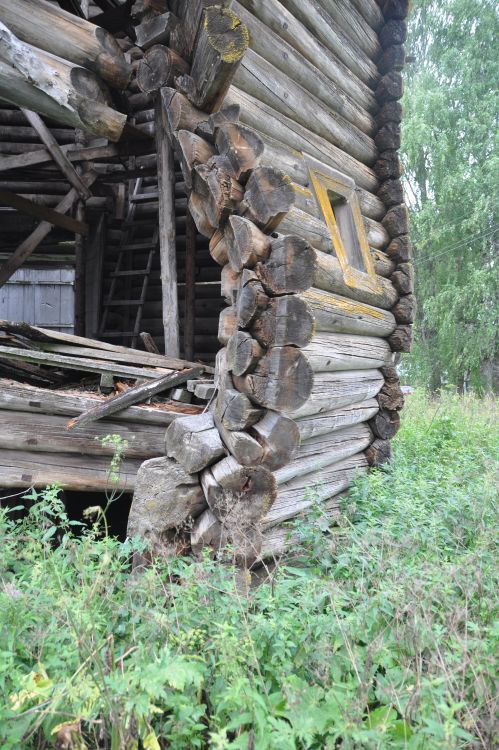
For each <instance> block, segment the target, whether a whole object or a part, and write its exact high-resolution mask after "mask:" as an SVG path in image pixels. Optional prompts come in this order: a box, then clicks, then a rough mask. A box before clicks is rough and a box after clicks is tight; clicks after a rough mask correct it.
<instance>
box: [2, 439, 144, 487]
mask: <svg viewBox="0 0 499 750" xmlns="http://www.w3.org/2000/svg"><path fill="white" fill-rule="evenodd" d="M141 463H142V460H141V459H127V460H125V461H124V462H123V465H122V468H121V471H120V477H119V481H118V482H117V483H116V484H113V483H111V482H110V481H109V477H108V470H109V460H108V459H107V458H99V457H98V456H93V457H92V458H89V457H88V456H78V455H75V454H73V453H57V454H53V455H52V456H51V454H50V453H27V452H25V451H10V450H4V449H0V485H1V486H2V488H4V489H11V488H13V489H18V488H23V487H25V488H26V489H28V488H29V487H35V488H39V489H43V488H44V487H46V486H47V485H49V484H55V483H57V484H59V485H60V486H61V487H62V489H64V490H81V491H84V492H106V491H108V490H113V489H117V490H126V491H127V492H133V490H134V489H135V479H136V476H137V471H138V469H139V466H140V464H141Z"/></svg>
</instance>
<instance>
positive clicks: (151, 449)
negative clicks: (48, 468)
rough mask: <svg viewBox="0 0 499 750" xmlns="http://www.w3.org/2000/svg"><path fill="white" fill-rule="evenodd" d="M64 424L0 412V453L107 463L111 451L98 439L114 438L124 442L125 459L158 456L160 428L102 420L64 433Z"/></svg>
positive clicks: (36, 414)
mask: <svg viewBox="0 0 499 750" xmlns="http://www.w3.org/2000/svg"><path fill="white" fill-rule="evenodd" d="M2 400H3V399H2ZM70 410H71V407H70V406H68V407H67V409H66V411H67V412H68V413H71V411H70ZM72 413H74V410H72ZM66 424H67V418H66V417H65V416H63V415H60V416H56V415H51V414H45V413H42V412H40V411H38V412H28V411H25V412H23V411H17V410H13V409H2V408H0V449H6V450H7V449H8V450H16V451H26V452H27V453H30V452H35V453H77V454H81V455H85V456H103V457H104V456H108V457H109V458H108V460H110V459H111V457H112V456H113V453H114V448H113V446H108V447H106V445H103V444H102V443H101V441H100V438H103V437H105V436H106V435H110V434H118V435H120V437H121V438H123V440H126V441H127V442H128V445H127V447H126V448H125V451H124V455H125V458H142V459H146V458H153V457H154V456H160V455H161V454H162V446H161V443H162V439H163V435H164V427H162V426H161V425H146V424H141V425H136V424H130V423H126V422H118V421H113V420H109V419H106V420H102V422H99V423H98V424H95V425H91V426H90V427H87V428H85V427H83V428H82V429H81V430H78V431H76V432H68V429H67V427H66Z"/></svg>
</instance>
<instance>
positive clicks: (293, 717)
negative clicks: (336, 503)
mask: <svg viewBox="0 0 499 750" xmlns="http://www.w3.org/2000/svg"><path fill="white" fill-rule="evenodd" d="M408 401H409V403H408V408H407V409H406V411H405V413H404V418H403V426H402V429H401V431H400V433H399V435H398V436H397V438H396V440H395V455H394V463H393V465H392V467H390V469H389V470H387V471H379V472H375V473H372V474H371V475H370V477H369V478H368V479H367V480H363V481H361V482H360V483H359V484H358V485H357V486H356V487H355V488H354V489H353V490H352V491H351V493H350V494H349V496H348V497H347V499H346V501H345V513H344V517H343V520H342V522H341V524H340V526H338V527H335V528H332V529H330V530H329V531H327V532H326V533H321V530H324V529H325V523H324V519H323V518H322V517H321V513H320V508H316V509H314V511H313V513H312V514H311V517H310V519H309V520H308V521H307V522H306V523H302V524H301V525H300V528H299V534H300V538H301V542H300V545H299V548H297V549H296V550H295V554H294V555H293V557H291V558H289V560H288V561H286V562H281V563H280V565H279V566H278V568H277V570H276V571H274V575H273V581H272V584H271V585H263V586H260V587H259V588H258V589H255V590H253V591H252V592H251V593H250V595H249V596H246V595H244V594H241V593H239V591H238V588H237V586H236V585H235V579H234V575H233V571H231V570H229V569H228V568H223V567H221V566H219V565H215V564H213V563H211V562H209V561H205V562H203V563H200V564H199V563H193V562H190V561H187V560H179V561H175V562H172V563H171V564H170V565H167V564H165V565H163V566H160V565H158V566H156V567H154V568H152V569H151V570H149V571H148V572H147V573H146V574H145V575H144V576H142V577H137V578H132V579H130V577H129V575H128V561H129V557H130V552H131V549H132V545H130V544H126V545H121V544H119V543H118V542H117V541H115V540H113V539H105V538H104V539H103V538H101V536H100V535H99V532H98V531H97V530H96V529H95V528H94V530H93V531H92V530H91V531H90V532H88V533H86V534H84V535H83V536H80V537H77V536H73V534H72V533H71V526H69V525H68V523H67V519H65V517H64V513H63V511H62V509H61V507H60V505H59V501H58V498H57V492H54V491H49V492H47V493H44V494H43V496H42V497H40V498H39V502H38V503H36V504H35V505H34V506H33V507H32V509H31V511H30V514H29V515H28V517H27V518H25V519H24V520H23V521H19V522H17V523H14V522H13V521H12V520H9V518H11V517H12V516H11V515H9V513H7V512H2V515H1V518H0V536H1V539H0V544H1V550H2V555H1V562H0V565H1V567H0V695H1V697H0V746H1V747H2V749H3V750H11V749H13V748H16V749H17V748H25V749H26V750H31V749H32V750H35V748H36V750H41V749H42V748H50V747H61V748H75V749H76V750H83V748H88V749H89V750H93V749H94V748H111V749H112V750H122V749H123V750H125V749H126V750H132V749H133V748H141V747H142V748H146V749H149V750H151V749H152V750H158V748H161V749H163V748H169V750H190V749H191V748H193V749H194V750H195V749H196V748H214V749H215V750H222V749H224V748H234V749H235V748H240V749H244V750H267V749H268V750H288V749H289V750H305V748H306V749H307V750H319V749H320V750H332V749H333V748H338V749H339V748H341V750H348V749H350V748H373V750H374V749H375V748H376V749H378V750H392V749H393V750H395V749H397V748H410V749H412V750H415V749H417V748H421V749H424V750H433V749H434V750H443V749H449V750H451V749H453V748H475V747H476V748H493V747H494V746H496V743H497V737H495V735H494V731H495V726H494V723H495V717H496V714H497V703H496V697H495V679H496V674H497V660H496V656H495V653H496V649H497V635H498V628H497V619H495V618H496V616H497V590H498V583H499V582H498V576H497V566H496V551H497V550H496V525H497V518H496V508H495V489H494V488H495V485H494V476H493V471H494V462H495V457H496V455H497V447H498V439H497V432H495V431H494V428H493V419H494V404H493V402H491V401H479V400H473V399H467V400H459V399H457V398H454V397H452V396H445V397H443V399H442V400H438V401H428V400H427V399H426V398H424V397H423V396H422V395H419V394H415V395H413V396H410V397H409V399H408ZM55 540H57V542H58V544H55V543H54V542H55ZM56 743H58V744H56Z"/></svg>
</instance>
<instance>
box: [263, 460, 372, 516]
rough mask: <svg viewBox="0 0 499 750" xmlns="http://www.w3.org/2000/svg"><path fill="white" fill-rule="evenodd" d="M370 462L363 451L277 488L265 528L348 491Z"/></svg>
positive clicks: (365, 470)
mask: <svg viewBox="0 0 499 750" xmlns="http://www.w3.org/2000/svg"><path fill="white" fill-rule="evenodd" d="M367 467H368V464H367V461H366V459H365V457H364V455H363V454H362V453H360V454H357V455H355V456H351V457H350V458H346V459H344V460H343V461H338V463H335V464H332V465H330V466H327V467H325V468H324V469H321V470H320V471H317V472H315V471H314V470H313V469H312V471H311V473H310V474H305V475H304V476H302V477H296V478H295V479H292V480H291V481H289V482H287V483H285V484H282V485H281V486H280V487H279V488H278V491H277V498H276V500H275V502H274V504H273V506H272V508H271V509H270V511H269V512H268V513H267V515H266V516H264V518H263V520H262V528H263V529H264V530H266V529H269V528H270V527H272V526H275V525H276V524H278V523H282V521H286V520H287V519H289V518H294V517H295V516H297V515H298V514H299V513H302V512H303V511H304V510H306V509H307V508H310V507H311V506H312V505H314V503H322V502H324V501H325V500H329V499H330V498H332V497H334V496H335V495H338V494H339V493H340V492H343V490H346V489H347V488H348V486H349V485H350V484H351V483H352V481H353V479H354V478H355V477H357V476H360V475H362V474H365V473H366V472H367Z"/></svg>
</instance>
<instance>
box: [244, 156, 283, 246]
mask: <svg viewBox="0 0 499 750" xmlns="http://www.w3.org/2000/svg"><path fill="white" fill-rule="evenodd" d="M294 200H295V192H294V190H293V186H292V183H291V179H290V178H289V177H288V176H287V175H284V174H283V173H282V172H279V171H278V170H277V169H274V168H273V167H257V168H256V169H254V170H253V172H252V173H251V176H250V178H249V180H248V182H247V184H246V191H245V193H244V199H243V202H242V204H241V210H242V213H243V215H246V216H247V218H249V219H251V220H252V221H254V222H255V224H256V225H257V226H258V227H260V228H261V229H262V230H263V231H265V232H271V231H273V230H274V229H276V227H277V226H278V225H279V224H280V222H281V221H282V219H283V218H284V217H285V216H286V214H287V212H288V211H289V210H290V208H291V207H292V205H293V203H294Z"/></svg>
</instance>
